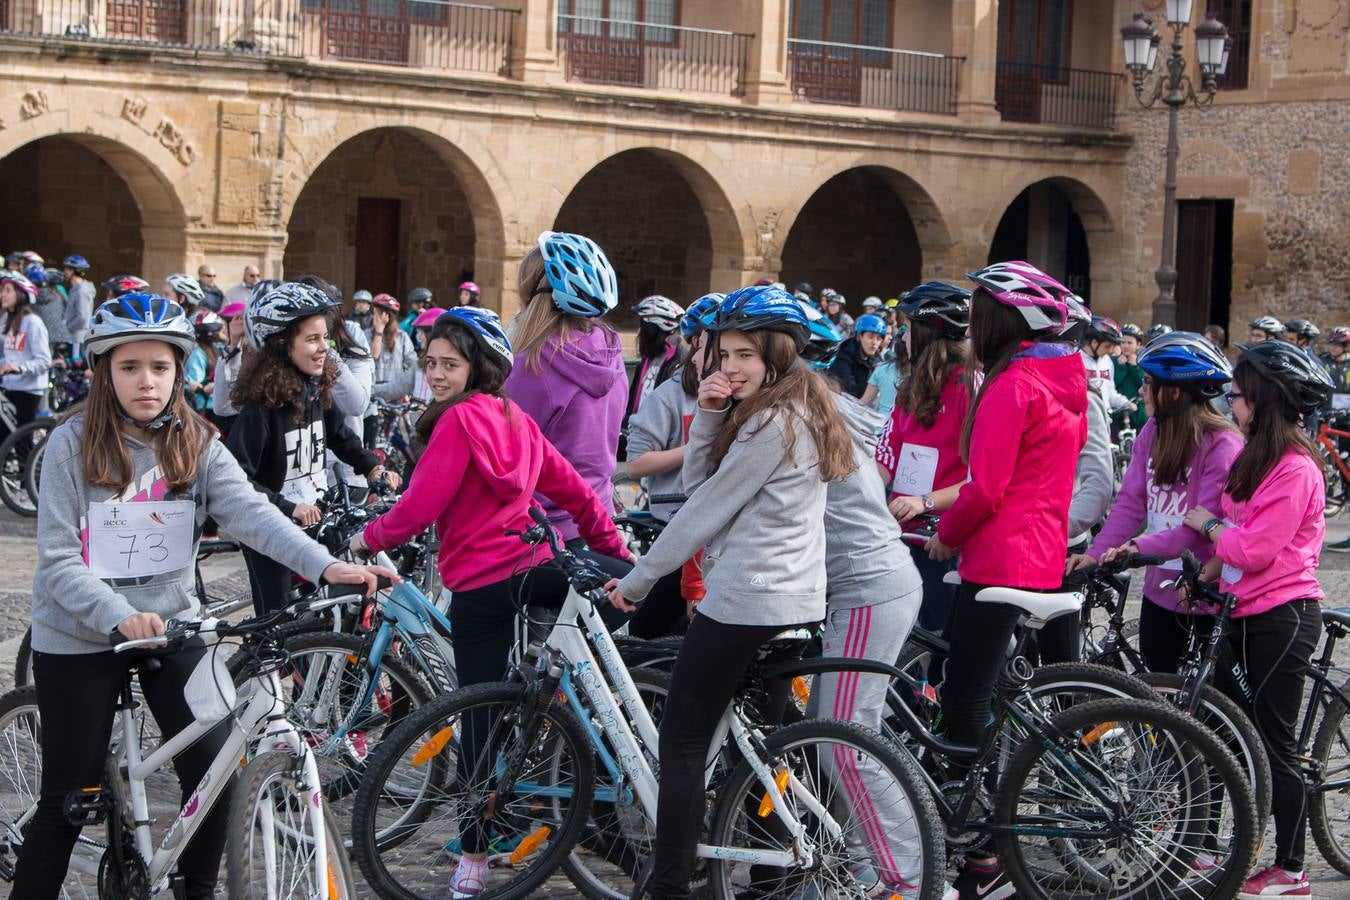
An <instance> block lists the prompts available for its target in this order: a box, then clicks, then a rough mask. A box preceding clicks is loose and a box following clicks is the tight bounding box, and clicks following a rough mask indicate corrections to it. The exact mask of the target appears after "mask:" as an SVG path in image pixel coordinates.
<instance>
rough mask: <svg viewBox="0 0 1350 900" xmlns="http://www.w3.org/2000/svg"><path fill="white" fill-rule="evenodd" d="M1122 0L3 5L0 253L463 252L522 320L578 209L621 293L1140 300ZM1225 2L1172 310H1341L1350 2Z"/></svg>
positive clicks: (1345, 284)
mask: <svg viewBox="0 0 1350 900" xmlns="http://www.w3.org/2000/svg"><path fill="white" fill-rule="evenodd" d="M1139 2H1142V3H1143V4H1144V5H1145V6H1146V7H1149V6H1151V7H1161V5H1162V0H1139ZM1196 6H1197V11H1196V17H1197V20H1198V18H1199V17H1200V16H1201V15H1202V13H1203V7H1204V4H1203V3H1197V4H1196ZM1132 9H1133V3H1132V2H1127V0H1073V2H1070V0H922V2H919V0H910V2H905V0H789V2H779V0H746V2H742V3H730V4H729V3H712V2H707V0H488V2H487V4H486V5H484V4H468V3H461V2H456V0H0V47H3V49H4V51H5V52H4V53H3V56H2V57H0V73H3V79H2V80H0V184H3V185H4V190H3V191H2V192H0V248H4V249H5V250H12V249H27V248H30V247H31V248H33V249H36V250H38V251H39V252H41V253H43V254H45V255H46V256H48V257H49V258H52V257H56V258H59V257H60V256H61V255H63V254H65V253H68V252H79V253H82V254H84V255H85V256H87V257H88V258H89V259H90V260H91V262H92V263H93V266H94V273H93V276H92V277H94V278H95V279H98V280H101V279H102V278H103V277H107V276H108V275H111V274H115V273H118V272H123V271H126V272H138V273H140V274H142V275H144V276H145V277H146V278H147V279H150V280H152V281H154V282H156V283H158V279H160V278H162V277H163V276H164V275H166V274H168V273H170V272H175V271H192V270H195V267H196V266H197V265H198V264H199V263H201V262H203V261H207V260H209V261H210V262H211V264H213V265H214V266H215V267H216V269H217V271H218V272H219V274H220V282H221V283H222V285H224V286H229V285H230V284H233V283H234V282H235V281H236V280H238V276H239V273H240V271H241V270H242V268H243V266H244V264H245V263H248V262H259V263H260V264H261V267H262V269H263V273H264V275H265V276H277V275H281V274H283V273H289V274H292V275H293V274H298V273H301V272H317V273H320V274H323V275H324V276H326V277H328V278H330V279H331V280H333V281H335V282H336V283H337V284H339V285H340V286H341V287H342V288H343V289H344V290H345V291H346V292H347V293H348V294H350V292H351V291H353V290H355V289H357V288H366V289H369V290H372V291H382V290H383V291H389V292H392V293H397V294H399V295H400V296H402V295H406V293H407V291H408V290H410V289H411V288H412V287H415V286H419V285H426V286H429V287H431V288H432V289H433V290H435V291H436V292H437V293H438V294H439V295H440V297H441V298H443V299H446V298H448V297H449V295H450V294H451V293H452V291H453V288H454V286H455V284H457V283H458V281H460V280H461V279H465V278H469V277H472V278H473V280H475V281H477V282H478V283H479V284H480V285H482V286H483V288H484V299H485V301H486V302H487V303H488V304H490V305H493V306H497V307H499V308H502V309H503V311H504V312H507V313H510V312H511V311H512V310H513V309H514V306H515V290H514V279H515V272H516V267H517V264H518V262H519V260H520V259H521V257H522V256H523V255H524V254H525V253H526V252H527V251H528V250H529V248H530V246H531V245H532V243H533V241H534V239H535V237H536V236H537V235H538V233H539V232H540V231H543V230H545V229H549V228H559V229H567V230H577V231H582V232H585V233H587V234H590V235H592V236H593V237H595V238H596V239H597V240H598V241H599V242H600V243H601V244H602V245H603V246H604V247H605V248H606V250H607V251H608V253H609V255H610V256H611V258H612V259H613V261H614V265H615V268H616V269H617V270H618V273H619V276H620V287H621V291H622V296H623V300H624V301H625V303H628V304H631V303H632V302H633V301H636V300H637V299H638V298H639V297H641V296H643V295H645V294H648V293H653V292H661V293H665V294H668V295H670V296H672V297H674V298H676V299H678V300H681V301H685V302H687V301H688V300H690V299H692V298H693V297H695V296H697V295H699V294H700V293H703V292H705V291H706V290H708V289H710V288H711V289H727V288H731V287H736V286H739V285H741V284H744V283H748V282H749V281H751V280H753V279H754V278H756V277H759V276H762V275H766V274H771V275H777V276H778V277H780V278H782V279H783V280H785V281H787V282H790V283H791V282H796V281H801V280H806V281H810V282H812V283H813V284H815V285H816V286H817V287H823V286H827V285H828V286H832V287H835V288H837V289H838V290H840V291H842V292H843V293H844V294H845V295H847V296H849V297H850V298H851V300H852V303H853V305H856V304H857V303H858V301H860V300H861V298H862V297H863V296H865V295H867V294H879V295H882V296H890V295H894V294H896V293H898V292H899V291H901V290H903V289H905V288H907V287H909V286H911V285H912V284H914V283H915V282H917V281H918V280H920V279H922V278H930V277H946V278H957V277H959V275H960V273H961V272H963V271H965V270H967V269H970V268H974V267H978V266H980V265H982V264H984V263H985V262H987V261H988V260H989V259H990V258H991V256H994V257H1003V258H1007V257H1012V256H1026V257H1027V258H1030V259H1032V260H1034V261H1037V262H1040V263H1041V264H1043V265H1044V266H1045V267H1046V268H1048V269H1050V270H1052V271H1054V272H1055V273H1056V274H1059V275H1060V276H1062V277H1064V278H1066V279H1067V280H1068V281H1069V283H1070V284H1071V285H1073V286H1074V287H1075V288H1076V289H1078V290H1079V291H1080V292H1081V293H1083V294H1084V295H1085V296H1087V297H1089V299H1090V300H1091V302H1092V304H1093V306H1094V307H1095V308H1098V309H1101V310H1104V311H1107V312H1109V313H1113V314H1116V315H1119V316H1122V317H1128V318H1132V319H1136V320H1141V319H1145V318H1146V317H1147V310H1148V305H1149V302H1150V300H1151V299H1152V297H1153V295H1154V294H1155V293H1156V288H1155V287H1154V285H1153V281H1152V270H1153V269H1154V268H1155V267H1156V265H1157V259H1158V254H1159V248H1160V237H1159V235H1160V231H1161V225H1160V223H1161V208H1162V201H1161V185H1162V172H1163V165H1162V158H1163V157H1162V141H1163V139H1164V138H1165V133H1166V122H1165V119H1166V115H1165V113H1164V112H1162V111H1160V110H1157V109H1155V110H1151V111H1142V110H1139V109H1138V108H1137V107H1136V106H1135V105H1134V101H1133V100H1132V99H1130V98H1129V87H1128V84H1127V79H1126V78H1125V77H1124V76H1123V75H1122V74H1120V73H1122V72H1123V66H1122V64H1121V56H1122V54H1121V50H1120V41H1119V38H1118V34H1117V32H1118V29H1119V27H1120V26H1121V25H1122V24H1123V23H1124V22H1126V21H1128V19H1129V14H1130V12H1131V11H1132ZM1216 9H1219V11H1220V17H1221V18H1223V17H1228V18H1229V19H1230V20H1231V24H1232V25H1233V31H1234V37H1235V40H1236V41H1237V43H1236V44H1235V52H1234V63H1235V65H1234V66H1231V67H1230V72H1229V74H1228V76H1227V77H1226V80H1227V82H1228V83H1227V84H1226V85H1225V89H1224V90H1223V91H1222V93H1221V94H1220V96H1219V98H1218V100H1217V101H1216V103H1215V104H1214V106H1213V107H1212V108H1211V109H1208V110H1186V111H1185V112H1184V113H1183V115H1182V138H1183V145H1182V152H1181V181H1180V197H1181V198H1182V200H1183V201H1184V202H1183V208H1182V234H1183V243H1184V246H1185V247H1186V253H1185V256H1184V259H1183V261H1182V265H1181V269H1182V286H1181V294H1180V295H1179V296H1180V297H1181V304H1182V311H1183V315H1185V316H1189V317H1191V318H1193V319H1194V320H1195V321H1196V322H1200V321H1202V320H1203V321H1209V320H1217V321H1220V322H1226V321H1228V320H1230V319H1231V321H1233V322H1238V321H1239V320H1243V321H1245V318H1247V317H1249V316H1250V314H1252V313H1254V312H1255V311H1257V310H1267V309H1268V310H1270V311H1273V312H1276V313H1279V314H1286V313H1287V314H1292V313H1293V312H1305V313H1309V314H1313V315H1315V316H1321V317H1323V318H1325V317H1327V316H1329V315H1330V313H1329V312H1328V313H1325V314H1324V313H1323V312H1322V310H1323V309H1325V308H1336V309H1343V308H1344V307H1345V305H1346V303H1347V301H1346V299H1345V295H1346V293H1347V289H1348V288H1350V264H1348V263H1347V261H1346V253H1345V246H1346V239H1347V236H1350V187H1347V185H1350V172H1347V171H1346V168H1347V166H1350V146H1347V144H1350V105H1347V103H1346V99H1347V96H1350V69H1348V68H1347V67H1348V63H1347V59H1348V54H1347V48H1346V42H1347V39H1348V35H1350V0H1250V2H1237V0H1226V2H1220V3H1217V6H1216ZM1159 18H1161V16H1159ZM1196 258H1201V259H1203V263H1200V264H1196V263H1194V262H1193V260H1194V259H1196ZM1347 318H1350V316H1347Z"/></svg>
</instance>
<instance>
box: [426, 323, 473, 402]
mask: <svg viewBox="0 0 1350 900" xmlns="http://www.w3.org/2000/svg"><path fill="white" fill-rule="evenodd" d="M470 371H471V369H470V363H469V361H468V360H467V359H465V358H464V355H463V354H462V353H460V352H459V351H458V350H456V349H455V346H454V344H451V343H450V342H449V341H448V340H446V339H445V338H436V340H434V341H432V342H431V346H429V347H427V353H426V367H425V368H424V369H423V373H424V374H425V375H426V379H427V387H429V388H431V396H432V397H434V398H435V399H436V400H437V402H439V401H442V400H449V399H450V398H452V397H456V396H458V395H460V394H462V393H464V391H465V389H466V388H468V386H469V373H470Z"/></svg>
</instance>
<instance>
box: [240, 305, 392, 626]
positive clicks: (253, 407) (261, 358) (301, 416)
mask: <svg viewBox="0 0 1350 900" xmlns="http://www.w3.org/2000/svg"><path fill="white" fill-rule="evenodd" d="M337 308H338V304H337V301H336V300H334V299H333V298H332V297H331V296H329V295H328V294H327V293H326V292H324V291H323V290H320V289H319V288H317V287H314V286H312V285H309V284H301V283H298V282H284V283H282V284H279V285H277V286H276V287H274V288H272V289H271V290H268V291H265V292H262V293H255V294H254V296H253V298H252V299H251V300H250V301H249V305H248V307H247V309H246V310H245V312H244V316H245V331H246V333H247V336H248V342H249V345H250V347H251V349H250V352H249V353H248V354H247V355H246V356H245V357H244V361H243V363H242V364H241V366H240V371H239V378H238V380H237V381H236V382H235V384H234V389H233V391H232V392H231V400H232V401H233V403H234V406H235V408H236V409H238V410H239V413H238V416H237V417H236V419H235V421H234V425H233V427H231V429H230V436H229V439H228V441H229V448H230V452H231V453H233V454H234V456H235V458H236V459H237V460H239V465H240V466H241V467H242V468H243V470H244V474H246V475H247V476H248V477H249V479H250V480H251V481H252V482H253V484H254V486H255V487H257V489H258V490H259V491H261V492H262V493H263V494H265V495H266V496H267V498H268V499H270V500H271V501H272V503H273V504H275V505H276V506H277V508H278V509H280V510H281V511H282V512H283V513H285V514H286V515H288V516H290V517H291V518H292V519H294V520H295V521H296V522H298V523H300V524H301V525H306V526H307V525H313V524H314V523H315V522H317V521H318V520H319V508H318V507H317V506H316V505H315V501H317V500H318V499H319V496H320V495H321V494H322V493H323V491H324V488H325V487H326V483H327V479H326V477H325V475H324V464H325V455H326V452H327V451H329V450H331V451H332V452H333V454H334V455H335V456H336V457H337V458H338V459H339V460H341V461H342V462H345V463H347V464H348V465H350V466H352V467H353V468H354V469H355V470H356V471H357V472H360V473H362V474H363V475H365V476H367V477H371V478H375V477H385V478H387V479H388V481H389V483H390V484H391V485H392V486H393V487H395V488H397V487H398V483H399V478H398V475H397V473H394V472H385V470H384V466H382V465H380V462H379V458H378V457H377V456H376V455H375V454H374V453H372V452H371V451H369V450H367V449H365V447H363V446H362V444H361V439H360V438H359V437H357V436H356V435H355V434H353V433H352V431H351V429H350V428H348V427H347V424H346V421H345V419H344V416H343V413H342V412H341V411H340V410H339V409H337V408H336V407H335V406H334V404H333V386H334V384H335V383H336V382H337V380H338V378H339V377H340V371H339V370H340V369H341V365H340V364H339V363H338V361H337V360H336V359H335V358H333V357H332V355H331V354H330V352H329V345H328V327H329V322H330V317H329V313H330V311H331V310H335V309H337ZM222 524H224V523H222ZM227 527H228V526H227ZM244 561H245V562H246V563H247V564H248V570H249V582H250V584H251V586H252V588H253V606H254V609H255V610H257V612H258V613H259V614H262V613H265V612H270V611H272V610H274V609H278V608H280V607H281V606H282V605H283V604H284V603H285V599H286V593H287V591H288V590H289V589H290V584H291V570H290V569H289V568H287V567H286V566H285V565H283V564H281V563H279V562H277V561H275V560H273V559H271V558H269V557H267V556H265V555H263V554H260V553H255V552H253V551H249V550H246V551H245V553H244Z"/></svg>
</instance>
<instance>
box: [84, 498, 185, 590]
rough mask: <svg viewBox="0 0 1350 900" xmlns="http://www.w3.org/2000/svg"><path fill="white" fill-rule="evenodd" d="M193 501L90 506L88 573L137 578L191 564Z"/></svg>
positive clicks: (160, 573)
mask: <svg viewBox="0 0 1350 900" xmlns="http://www.w3.org/2000/svg"><path fill="white" fill-rule="evenodd" d="M196 511H197V507H196V504H195V503H193V502H192V501H191V500H154V501H150V502H147V503H91V504H89V519H88V522H89V571H90V573H91V574H92V575H94V576H95V577H96V578H138V577H142V576H146V575H163V574H164V573H166V572H176V571H178V570H180V569H185V568H187V567H188V566H189V565H191V564H192V559H193V554H192V533H193V529H194V527H195V525H196Z"/></svg>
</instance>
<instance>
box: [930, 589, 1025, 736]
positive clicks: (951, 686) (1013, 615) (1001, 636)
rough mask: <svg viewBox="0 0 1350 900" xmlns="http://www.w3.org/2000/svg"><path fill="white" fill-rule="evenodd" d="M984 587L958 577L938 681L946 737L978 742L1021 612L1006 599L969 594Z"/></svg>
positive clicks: (984, 727)
mask: <svg viewBox="0 0 1350 900" xmlns="http://www.w3.org/2000/svg"><path fill="white" fill-rule="evenodd" d="M986 587H989V585H987V584H976V583H975V582H973V581H963V582H961V587H960V589H958V590H957V592H956V603H955V604H953V606H952V617H951V621H950V622H949V624H948V626H947V639H948V641H950V642H951V651H950V653H949V655H948V657H947V669H946V677H945V679H944V681H943V685H942V720H943V722H945V723H946V726H947V736H948V737H949V738H950V739H951V740H953V741H955V742H957V743H959V744H969V745H972V746H973V745H977V744H979V743H980V738H981V737H982V736H983V735H984V733H985V730H986V726H988V724H989V709H990V706H991V705H992V702H991V701H992V699H993V694H994V683H995V682H996V681H997V680H998V674H999V672H1001V671H1002V670H1003V661H1004V660H1005V659H1006V658H1007V655H1008V639H1009V638H1011V637H1012V634H1013V631H1014V630H1015V629H1016V628H1017V620H1018V618H1019V617H1020V616H1021V611H1020V610H1019V609H1018V608H1017V607H1015V606H1010V605H1008V604H1006V603H976V602H975V595H976V594H978V593H979V592H980V591H982V590H984V589H985V588H986Z"/></svg>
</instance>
